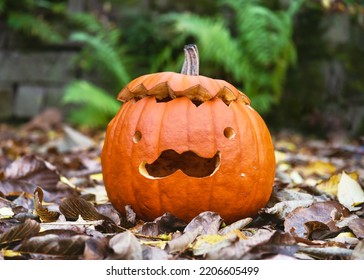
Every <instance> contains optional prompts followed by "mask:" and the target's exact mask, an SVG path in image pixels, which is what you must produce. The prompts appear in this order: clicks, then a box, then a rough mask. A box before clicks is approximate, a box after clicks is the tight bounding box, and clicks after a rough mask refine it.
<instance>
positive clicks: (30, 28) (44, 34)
mask: <svg viewBox="0 0 364 280" xmlns="http://www.w3.org/2000/svg"><path fill="white" fill-rule="evenodd" d="M8 25H9V26H10V27H11V28H13V29H15V30H18V31H23V32H26V33H28V34H29V35H31V36H34V37H37V38H39V39H40V40H42V41H43V42H47V43H53V44H58V43H61V42H62V41H63V37H62V36H61V35H60V34H59V33H58V32H57V31H56V30H55V29H54V28H52V26H51V25H50V24H49V23H48V22H46V21H45V20H44V19H42V18H41V17H35V16H33V15H30V14H28V13H20V12H14V13H10V14H9V17H8Z"/></svg>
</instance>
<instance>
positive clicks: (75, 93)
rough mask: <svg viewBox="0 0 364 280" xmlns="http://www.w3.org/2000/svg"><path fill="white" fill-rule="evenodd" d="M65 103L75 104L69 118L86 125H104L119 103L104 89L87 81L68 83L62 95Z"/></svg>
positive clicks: (117, 108)
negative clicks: (75, 106)
mask: <svg viewBox="0 0 364 280" xmlns="http://www.w3.org/2000/svg"><path fill="white" fill-rule="evenodd" d="M63 102H64V103H66V104H70V103H72V104H76V105H77V108H75V109H74V110H72V111H71V113H70V120H71V121H72V122H73V123H76V124H81V125H83V126H86V127H90V128H96V127H101V126H104V125H105V124H106V123H107V122H109V121H110V119H111V118H112V117H113V116H114V115H115V113H116V112H117V111H118V110H119V108H120V103H119V102H118V101H117V100H116V99H115V98H114V97H111V96H110V95H109V94H108V93H107V92H106V91H105V90H103V89H102V88H99V87H97V86H95V85H94V84H92V83H90V82H87V81H74V82H72V83H70V84H69V85H68V86H67V87H66V89H65V94H64V97H63Z"/></svg>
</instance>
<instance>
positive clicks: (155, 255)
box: [142, 246, 172, 260]
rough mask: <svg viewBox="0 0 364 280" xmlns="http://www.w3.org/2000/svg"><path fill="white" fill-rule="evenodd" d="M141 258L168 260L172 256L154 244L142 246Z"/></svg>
mask: <svg viewBox="0 0 364 280" xmlns="http://www.w3.org/2000/svg"><path fill="white" fill-rule="evenodd" d="M142 248H143V260H168V259H171V258H172V256H171V255H169V254H168V253H167V252H166V251H164V250H162V249H160V248H158V247H154V246H142Z"/></svg>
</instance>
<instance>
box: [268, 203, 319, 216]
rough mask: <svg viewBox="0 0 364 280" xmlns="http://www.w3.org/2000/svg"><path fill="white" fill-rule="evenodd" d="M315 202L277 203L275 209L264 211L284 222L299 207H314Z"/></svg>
mask: <svg viewBox="0 0 364 280" xmlns="http://www.w3.org/2000/svg"><path fill="white" fill-rule="evenodd" d="M313 202H314V200H291V201H282V202H278V203H276V204H275V205H274V206H273V207H271V208H267V209H264V210H263V211H264V212H265V213H267V214H270V215H277V217H278V218H279V219H282V220H284V219H285V218H286V216H287V215H288V214H289V213H291V212H292V211H293V210H295V209H296V208H299V207H308V206H310V205H312V203H313Z"/></svg>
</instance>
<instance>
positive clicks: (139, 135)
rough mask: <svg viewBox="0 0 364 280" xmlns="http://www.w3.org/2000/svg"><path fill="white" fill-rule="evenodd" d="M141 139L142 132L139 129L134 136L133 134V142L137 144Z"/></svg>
mask: <svg viewBox="0 0 364 280" xmlns="http://www.w3.org/2000/svg"><path fill="white" fill-rule="evenodd" d="M141 139H142V133H141V132H140V131H139V130H137V131H135V133H134V136H133V142H134V143H135V144H136V143H138V142H139V141H140V140H141Z"/></svg>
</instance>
